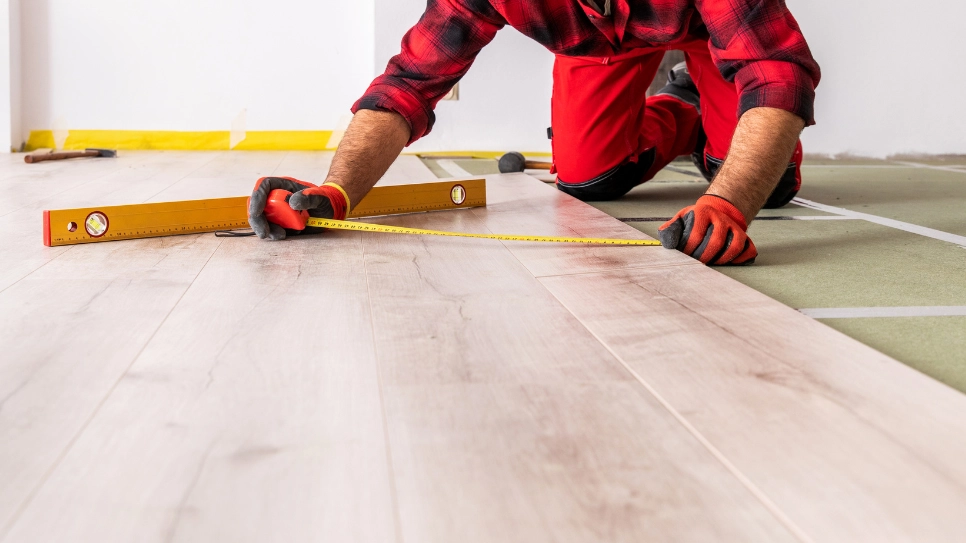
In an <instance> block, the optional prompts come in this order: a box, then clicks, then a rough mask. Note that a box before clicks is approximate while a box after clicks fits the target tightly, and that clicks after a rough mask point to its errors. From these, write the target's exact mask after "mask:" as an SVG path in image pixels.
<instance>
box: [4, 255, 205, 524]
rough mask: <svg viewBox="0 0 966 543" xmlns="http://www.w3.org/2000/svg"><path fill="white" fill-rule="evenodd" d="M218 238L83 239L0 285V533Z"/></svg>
mask: <svg viewBox="0 0 966 543" xmlns="http://www.w3.org/2000/svg"><path fill="white" fill-rule="evenodd" d="M34 243H37V244H39V243H40V241H39V240H35V241H34ZM218 243H219V241H218V240H217V239H216V238H212V237H203V238H198V237H194V236H190V237H189V236H185V237H177V238H164V239H151V240H139V241H132V242H120V243H116V244H96V245H89V246H85V247H84V248H83V250H68V251H66V252H63V254H61V256H60V257H59V258H57V259H56V260H53V261H51V262H50V263H48V264H47V265H46V266H43V267H42V268H40V269H38V270H37V271H35V272H33V273H31V274H30V275H28V276H27V277H25V278H24V279H22V280H20V281H19V282H17V283H16V284H15V285H13V286H12V287H10V288H8V289H6V290H4V291H3V292H2V293H0V308H2V309H0V352H2V353H3V356H2V362H0V480H2V481H3V484H2V485H0V534H2V533H3V531H4V529H5V528H7V527H9V523H10V522H12V521H13V519H14V517H15V515H17V514H18V512H19V510H20V508H21V507H22V506H23V505H25V504H26V503H27V501H28V500H29V498H30V496H32V495H33V493H34V492H35V491H36V489H37V488H38V486H39V485H40V484H41V483H42V482H43V480H44V478H45V477H46V475H47V474H48V473H49V472H50V470H51V469H53V467H54V466H55V465H56V463H57V462H58V460H59V458H60V457H61V455H62V454H63V453H64V451H65V450H66V449H67V447H68V446H69V444H70V443H71V442H72V440H73V439H74V438H75V437H76V436H77V435H78V433H79V432H80V431H81V430H82V429H83V428H84V426H85V424H86V423H87V421H88V420H89V418H90V417H91V415H92V414H93V413H94V411H95V410H96V409H97V406H98V405H99V404H100V402H101V401H103V400H104V398H105V397H106V396H107V394H108V393H109V391H110V390H111V388H112V387H113V386H114V385H115V383H116V382H117V380H118V379H119V378H120V377H121V376H122V375H123V374H124V372H125V371H127V368H128V367H129V366H130V364H131V362H132V361H133V360H134V358H135V357H136V356H137V355H138V353H139V352H140V351H141V350H142V349H143V348H144V346H145V345H146V344H147V342H148V341H149V340H150V338H151V337H152V336H153V335H154V333H155V332H156V331H157V329H158V327H159V326H160V325H161V323H162V322H163V321H164V319H165V317H166V316H167V315H168V312H169V311H170V310H171V308H172V307H174V306H175V304H176V303H177V302H178V300H179V299H180V297H181V296H182V295H183V294H184V292H185V291H186V290H187V289H188V286H189V285H190V284H191V282H192V281H193V280H194V278H195V276H196V275H197V274H198V272H199V271H200V270H201V268H202V267H203V266H204V265H205V262H207V260H208V258H209V257H210V256H211V254H212V253H213V252H214V250H215V247H216V246H217V245H218ZM72 249H77V248H76V247H75V248H72Z"/></svg>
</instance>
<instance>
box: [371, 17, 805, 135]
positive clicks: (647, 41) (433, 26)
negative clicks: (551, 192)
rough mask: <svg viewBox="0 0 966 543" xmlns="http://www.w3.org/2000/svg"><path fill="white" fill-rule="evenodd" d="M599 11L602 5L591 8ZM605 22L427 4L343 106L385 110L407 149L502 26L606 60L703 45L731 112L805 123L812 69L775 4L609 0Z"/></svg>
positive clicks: (801, 40) (566, 51)
mask: <svg viewBox="0 0 966 543" xmlns="http://www.w3.org/2000/svg"><path fill="white" fill-rule="evenodd" d="M600 4H601V5H602V2H600ZM611 5H612V7H611V9H612V15H611V17H602V16H600V15H599V14H598V13H597V12H596V11H595V10H594V9H593V8H591V7H588V6H586V5H584V4H582V3H580V2H579V1H578V0H429V2H428V6H427V8H426V12H425V13H424V14H423V16H422V17H421V18H420V20H419V22H418V23H416V26H415V27H413V28H412V29H411V30H410V31H409V32H408V33H407V34H406V36H405V37H404V38H403V42H402V51H401V52H400V53H399V54H398V55H396V56H395V57H393V58H392V60H390V61H389V65H388V66H387V68H386V72H385V73H384V74H383V75H381V76H379V77H378V78H376V80H375V81H373V82H372V85H370V86H369V89H368V90H367V91H366V93H365V95H363V97H362V98H361V99H360V100H359V101H358V102H356V104H355V105H354V106H353V108H352V112H353V113H355V112H356V111H358V110H360V109H377V110H386V111H395V112H396V113H399V114H400V115H402V116H403V117H404V118H405V119H406V121H407V122H408V123H409V126H410V127H411V128H412V138H411V139H410V143H412V142H414V141H416V140H418V139H419V138H421V137H423V136H425V135H426V134H428V133H429V131H430V130H432V127H433V123H434V122H435V120H436V117H435V115H434V113H433V109H434V108H435V107H436V104H437V103H438V102H439V100H440V99H441V98H442V97H443V96H445V95H446V93H447V92H449V90H450V89H451V88H452V87H453V85H455V84H456V83H457V82H458V81H459V80H460V78H462V77H463V75H465V74H466V72H467V70H469V68H470V65H471V64H473V60H474V59H475V58H476V55H477V53H479V51H480V49H482V48H483V47H484V46H485V45H486V44H488V43H490V41H491V40H492V39H493V37H494V36H495V35H496V33H497V31H498V30H500V29H501V28H503V27H504V26H505V25H507V24H509V25H510V26H512V27H514V28H516V29H517V30H519V31H520V32H522V33H523V34H524V35H526V36H529V37H531V38H533V39H534V40H536V41H538V42H539V43H541V44H542V45H543V46H545V47H546V48H547V49H549V50H550V51H551V52H553V53H555V54H557V55H564V56H579V57H612V56H616V55H618V54H621V53H626V52H628V51H631V50H633V49H639V48H642V47H650V48H667V49H673V48H674V45H675V44H679V43H683V42H685V41H689V40H694V39H703V40H708V41H709V49H710V51H711V56H712V58H713V59H714V62H715V64H716V65H717V66H718V69H719V70H720V71H721V73H722V75H723V76H724V77H725V79H727V80H729V81H734V82H735V84H736V85H737V89H738V93H739V96H740V99H739V109H740V111H739V115H741V114H743V113H744V112H745V111H747V110H749V109H751V108H754V107H761V106H766V107H773V108H779V109H784V110H787V111H790V112H792V113H795V114H797V115H799V116H800V117H802V118H803V119H805V121H806V122H807V123H808V124H809V125H811V124H814V119H813V103H814V100H815V87H816V86H817V85H818V81H819V78H820V71H819V67H818V64H817V63H816V62H815V60H814V59H813V58H812V55H811V52H810V51H809V48H808V44H807V43H806V42H805V37H804V36H803V35H802V33H801V30H800V29H799V27H798V23H797V22H796V21H795V18H794V17H792V14H791V13H790V12H789V11H788V8H786V7H785V2H784V0H755V1H749V0H612V3H611Z"/></svg>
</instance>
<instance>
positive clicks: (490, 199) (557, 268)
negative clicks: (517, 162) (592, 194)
mask: <svg viewBox="0 0 966 543" xmlns="http://www.w3.org/2000/svg"><path fill="white" fill-rule="evenodd" d="M486 182H487V205H486V207H485V208H475V209H473V211H472V212H473V213H474V214H475V215H476V216H477V217H479V218H480V220H481V221H482V222H483V223H484V224H485V226H486V228H488V229H489V231H491V232H494V233H500V234H529V235H535V236H540V235H542V236H570V237H598V238H617V239H652V238H650V237H649V236H647V235H646V234H644V233H642V232H640V231H639V230H637V229H635V228H633V227H631V226H628V225H626V224H624V223H622V222H620V221H618V220H616V219H614V218H613V217H611V216H609V215H606V214H604V213H603V212H602V211H598V210H597V209H595V208H593V207H591V206H589V205H587V204H584V203H583V202H580V201H579V200H577V199H575V198H573V197H571V196H568V195H566V194H564V193H562V192H560V191H559V190H557V189H556V188H555V187H554V186H553V185H548V184H546V183H543V182H540V181H538V180H536V179H534V178H533V177H530V176H528V175H524V174H504V175H490V176H486ZM506 246H507V248H508V249H509V250H510V251H511V252H512V253H513V254H514V255H516V256H517V258H518V259H519V260H520V262H522V263H523V265H524V266H526V267H527V269H528V270H530V272H531V273H532V274H533V275H534V276H536V277H543V276H550V275H564V274H577V273H588V272H600V271H604V270H609V269H623V268H627V267H654V266H684V267H695V266H700V265H701V264H700V263H698V262H697V261H695V260H694V259H691V258H688V257H686V256H684V255H682V254H680V253H678V252H677V251H668V250H665V249H663V248H661V247H646V246H645V247H634V246H625V247H620V246H590V245H572V244H533V243H517V242H507V244H506Z"/></svg>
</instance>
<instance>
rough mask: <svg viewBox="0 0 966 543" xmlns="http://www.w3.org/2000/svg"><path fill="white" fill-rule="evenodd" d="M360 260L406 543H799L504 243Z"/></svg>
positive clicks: (383, 239)
mask: <svg viewBox="0 0 966 543" xmlns="http://www.w3.org/2000/svg"><path fill="white" fill-rule="evenodd" d="M376 220H378V221H379V222H382V223H386V224H394V225H403V226H412V227H416V226H418V227H420V228H432V229H445V230H456V231H480V229H481V228H483V226H482V224H481V223H479V221H478V220H476V219H475V216H474V215H472V214H470V213H464V212H460V211H457V212H449V213H432V214H424V215H411V216H403V217H393V218H381V219H376ZM365 249H366V273H367V276H368V281H369V294H370V300H371V304H372V313H373V329H374V333H375V337H376V352H377V355H378V360H379V365H380V372H381V376H382V381H383V387H384V391H383V395H384V398H385V401H386V413H387V424H388V430H389V439H390V445H391V447H390V448H391V451H392V461H393V473H394V474H395V477H396V488H397V493H398V503H399V515H400V526H401V530H402V535H403V540H405V541H422V542H432V541H441V542H444V541H465V542H473V541H641V540H648V539H650V540H677V541H756V540H757V541H778V540H783V541H790V540H794V537H792V536H791V534H790V533H789V532H788V531H786V530H785V528H784V527H783V526H782V524H780V523H779V521H778V520H776V518H775V517H774V516H772V514H771V512H770V511H769V510H768V509H767V508H766V507H765V506H763V505H762V504H761V503H759V502H758V501H757V500H756V499H755V498H754V496H753V495H752V494H751V493H750V492H749V491H748V490H747V489H746V488H745V487H743V486H742V485H741V484H740V482H739V481H738V479H736V478H734V477H733V476H732V474H731V473H729V472H728V471H727V470H726V469H725V468H724V467H723V466H722V465H721V464H720V463H718V461H717V460H716V459H715V458H714V457H713V456H712V455H711V454H710V453H709V452H708V451H707V450H706V449H705V448H704V447H702V446H701V444H700V443H699V442H698V441H697V440H695V439H694V437H693V436H692V435H690V434H689V433H688V432H687V431H686V430H685V428H684V427H683V426H681V425H680V424H679V422H678V421H677V420H675V419H674V418H673V417H672V416H671V415H670V414H669V413H668V412H667V411H666V410H665V409H664V407H663V406H661V405H660V404H659V403H658V402H657V401H656V400H655V399H654V398H653V397H651V396H650V395H649V394H648V393H647V392H646V391H645V390H644V389H643V388H642V387H640V386H639V384H638V383H637V382H636V381H634V380H633V379H632V377H631V375H630V374H629V373H628V372H627V371H626V369H625V368H624V367H622V366H621V365H620V364H619V363H618V361H617V360H616V359H615V358H614V357H613V356H612V355H611V354H610V353H609V352H608V351H607V350H606V348H604V346H603V345H601V344H600V343H599V342H598V341H597V340H596V339H595V338H593V337H592V336H591V335H590V334H589V333H588V332H587V331H586V330H585V329H584V328H583V326H581V325H580V324H579V323H578V322H577V321H576V320H575V319H574V318H573V316H572V315H571V314H570V313H569V312H568V311H567V310H566V309H565V308H563V307H562V306H561V305H560V304H559V303H558V302H557V301H556V300H555V299H554V298H553V297H552V296H550V295H549V294H548V293H547V292H546V291H545V290H544V289H543V288H542V287H541V286H540V284H539V283H538V282H537V280H536V279H534V278H533V277H532V275H531V274H530V273H529V272H528V271H527V270H526V269H525V268H523V267H522V266H521V265H520V264H519V262H518V261H517V260H516V259H515V258H514V257H513V256H512V255H511V254H509V252H508V251H507V250H506V249H505V247H503V246H502V244H500V243H499V242H491V241H480V240H458V239H457V240H454V239H440V238H419V237H416V238H409V239H406V238H400V237H398V236H385V235H378V234H367V235H365Z"/></svg>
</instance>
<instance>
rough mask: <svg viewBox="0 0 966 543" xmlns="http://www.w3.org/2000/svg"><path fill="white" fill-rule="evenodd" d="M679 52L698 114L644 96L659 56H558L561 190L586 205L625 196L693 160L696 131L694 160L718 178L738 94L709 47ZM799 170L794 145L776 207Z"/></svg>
mask: <svg viewBox="0 0 966 543" xmlns="http://www.w3.org/2000/svg"><path fill="white" fill-rule="evenodd" d="M680 49H681V50H683V51H684V53H685V59H686V61H687V64H688V71H689V72H690V74H691V78H692V79H693V80H694V83H695V85H696V86H697V87H698V92H699V94H700V97H701V112H700V114H699V113H698V110H696V109H695V108H694V107H693V106H691V105H689V104H686V103H684V102H682V101H680V100H679V99H677V98H674V97H671V96H667V95H658V96H652V97H650V98H646V97H645V93H646V91H647V88H648V87H649V86H650V84H651V82H652V81H653V80H654V77H655V74H656V72H657V69H658V67H659V66H660V64H661V60H662V59H663V58H664V52H665V50H664V49H639V50H635V51H632V52H630V53H626V54H623V55H620V56H616V57H610V58H587V57H564V56H558V57H557V59H556V63H555V65H554V72H553V76H554V88H553V99H552V104H551V107H552V129H553V161H554V166H555V169H556V171H557V174H558V186H560V188H561V190H563V191H564V192H567V193H570V194H573V195H574V196H576V197H578V198H582V199H587V200H608V199H613V198H617V197H620V196H623V195H624V194H625V193H626V192H627V191H628V190H630V189H631V188H633V187H634V186H636V185H639V184H641V183H643V182H645V181H648V180H649V179H651V178H653V177H654V175H655V174H656V173H657V172H658V171H660V170H661V169H662V168H664V167H665V166H667V165H668V163H670V162H671V161H672V160H674V159H675V158H676V157H678V156H681V155H688V154H692V153H694V152H695V151H696V150H697V149H696V146H697V144H698V141H699V137H700V133H701V128H702V126H703V129H704V134H705V135H706V138H707V141H706V143H705V145H704V149H703V150H697V151H698V155H697V156H698V157H699V158H698V160H702V161H703V163H704V164H703V165H704V166H705V168H706V169H707V170H710V171H711V172H712V173H713V172H716V171H717V167H718V166H720V164H721V162H723V160H724V158H725V157H726V156H727V155H728V149H729V147H730V146H731V138H732V136H733V135H734V132H735V127H736V126H737V124H738V94H737V91H736V89H735V85H734V83H729V82H728V81H725V79H724V78H723V77H722V76H721V73H720V72H719V71H718V69H717V67H716V66H715V65H714V63H713V62H712V60H711V54H710V52H709V51H708V44H707V42H704V41H692V42H688V43H686V44H683V45H681V46H680ZM701 151H703V153H702V152H701ZM800 164H801V144H800V143H799V146H798V149H797V150H796V152H795V156H794V157H793V163H792V164H789V171H788V172H787V174H786V176H785V177H784V178H783V182H785V183H786V185H787V186H786V187H785V188H784V191H785V192H790V195H787V199H786V198H785V196H786V195H778V194H777V192H778V191H777V189H776V195H773V196H780V198H778V199H779V200H785V201H782V202H780V205H784V203H787V200H790V199H791V197H792V196H794V193H795V192H797V191H798V189H799V187H800V185H801V175H800V173H799V170H800V168H799V166H800ZM779 189H782V187H781V186H779ZM773 199H774V198H773ZM769 203H770V204H771V203H774V202H772V201H771V200H770V201H769ZM780 205H772V206H770V207H779V206H780Z"/></svg>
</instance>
